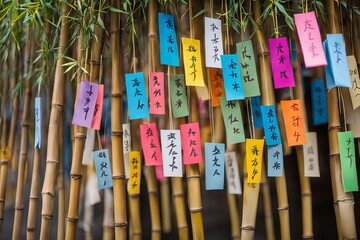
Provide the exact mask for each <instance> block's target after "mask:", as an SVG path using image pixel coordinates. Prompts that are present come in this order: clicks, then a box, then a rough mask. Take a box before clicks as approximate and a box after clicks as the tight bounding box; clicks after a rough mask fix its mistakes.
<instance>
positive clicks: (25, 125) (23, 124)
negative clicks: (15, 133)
mask: <svg viewBox="0 0 360 240" xmlns="http://www.w3.org/2000/svg"><path fill="white" fill-rule="evenodd" d="M29 126H30V123H29V122H28V121H26V122H23V123H22V127H26V128H27V127H29Z"/></svg>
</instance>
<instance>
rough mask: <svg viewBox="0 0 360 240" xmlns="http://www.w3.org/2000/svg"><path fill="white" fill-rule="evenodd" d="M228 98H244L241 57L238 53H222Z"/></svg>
mask: <svg viewBox="0 0 360 240" xmlns="http://www.w3.org/2000/svg"><path fill="white" fill-rule="evenodd" d="M220 57H221V66H222V71H223V78H224V86H225V94H226V100H228V101H230V100H240V99H244V98H245V95H244V88H243V84H242V81H241V73H240V68H239V59H238V56H237V54H226V55H221V56H220Z"/></svg>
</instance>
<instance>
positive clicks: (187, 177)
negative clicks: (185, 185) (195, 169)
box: [186, 175, 200, 179]
mask: <svg viewBox="0 0 360 240" xmlns="http://www.w3.org/2000/svg"><path fill="white" fill-rule="evenodd" d="M190 178H200V176H199V175H197V176H196V175H194V176H186V179H190Z"/></svg>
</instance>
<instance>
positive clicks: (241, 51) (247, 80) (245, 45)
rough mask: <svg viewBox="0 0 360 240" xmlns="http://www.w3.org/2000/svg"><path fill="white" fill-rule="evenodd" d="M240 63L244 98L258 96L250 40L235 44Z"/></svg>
mask: <svg viewBox="0 0 360 240" xmlns="http://www.w3.org/2000/svg"><path fill="white" fill-rule="evenodd" d="M236 51H237V55H238V58H239V63H240V72H241V77H242V84H243V86H244V95H245V97H253V96H260V88H259V80H258V76H257V72H256V64H255V54H254V49H253V44H252V41H251V40H247V41H243V42H239V43H237V44H236Z"/></svg>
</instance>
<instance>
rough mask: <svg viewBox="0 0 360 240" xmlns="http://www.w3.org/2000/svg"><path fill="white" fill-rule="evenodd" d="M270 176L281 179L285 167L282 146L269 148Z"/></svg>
mask: <svg viewBox="0 0 360 240" xmlns="http://www.w3.org/2000/svg"><path fill="white" fill-rule="evenodd" d="M267 149H268V151H267V153H268V169H267V170H268V176H269V177H281V176H282V172H283V165H284V155H283V150H282V145H281V144H279V145H274V146H268V147H267Z"/></svg>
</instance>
